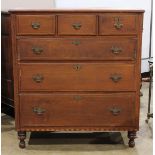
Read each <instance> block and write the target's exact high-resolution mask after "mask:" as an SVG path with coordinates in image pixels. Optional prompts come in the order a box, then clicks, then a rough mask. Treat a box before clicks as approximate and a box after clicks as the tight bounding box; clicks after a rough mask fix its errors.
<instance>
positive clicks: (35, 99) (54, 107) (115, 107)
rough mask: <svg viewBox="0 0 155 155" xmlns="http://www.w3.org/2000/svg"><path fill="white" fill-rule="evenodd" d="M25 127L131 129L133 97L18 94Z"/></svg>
mask: <svg viewBox="0 0 155 155" xmlns="http://www.w3.org/2000/svg"><path fill="white" fill-rule="evenodd" d="M20 124H21V126H22V127H24V126H25V127H26V126H69V127H71V126H113V127H116V126H134V125H135V94H134V93H113V94H102V93H100V94H86V93H78V94H58V93H57V94H22V95H20Z"/></svg>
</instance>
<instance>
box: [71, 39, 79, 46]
mask: <svg viewBox="0 0 155 155" xmlns="http://www.w3.org/2000/svg"><path fill="white" fill-rule="evenodd" d="M72 44H74V45H76V46H77V45H80V44H81V42H80V41H79V40H75V41H73V42H72Z"/></svg>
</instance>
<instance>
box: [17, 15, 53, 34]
mask: <svg viewBox="0 0 155 155" xmlns="http://www.w3.org/2000/svg"><path fill="white" fill-rule="evenodd" d="M16 19H17V35H54V34H55V16H53V15H17V16H16Z"/></svg>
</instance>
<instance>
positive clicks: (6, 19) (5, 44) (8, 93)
mask: <svg viewBox="0 0 155 155" xmlns="http://www.w3.org/2000/svg"><path fill="white" fill-rule="evenodd" d="M10 22H11V21H10V14H9V13H6V12H3V13H2V14H1V28H2V32H1V45H2V46H1V69H2V71H1V84H2V85H1V92H2V94H1V95H2V96H1V101H2V112H5V113H8V114H11V113H12V114H13V113H14V111H13V110H14V98H13V64H12V61H13V59H12V50H11V23H10ZM7 109H9V110H10V113H9V112H8V110H7Z"/></svg>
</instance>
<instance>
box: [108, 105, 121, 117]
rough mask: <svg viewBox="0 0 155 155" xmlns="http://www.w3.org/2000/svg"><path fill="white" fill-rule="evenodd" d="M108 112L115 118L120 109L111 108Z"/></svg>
mask: <svg viewBox="0 0 155 155" xmlns="http://www.w3.org/2000/svg"><path fill="white" fill-rule="evenodd" d="M110 112H111V113H112V114H113V115H114V116H117V115H119V114H120V112H121V109H120V108H116V107H113V108H111V109H110Z"/></svg>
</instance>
